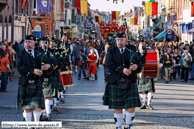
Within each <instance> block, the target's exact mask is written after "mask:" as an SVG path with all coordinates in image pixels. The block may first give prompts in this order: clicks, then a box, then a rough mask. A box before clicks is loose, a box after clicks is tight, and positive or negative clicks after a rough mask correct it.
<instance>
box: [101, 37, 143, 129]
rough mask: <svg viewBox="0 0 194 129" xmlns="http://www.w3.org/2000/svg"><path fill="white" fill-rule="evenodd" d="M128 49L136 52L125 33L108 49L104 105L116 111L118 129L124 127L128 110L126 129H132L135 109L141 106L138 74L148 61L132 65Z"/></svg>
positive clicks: (140, 60) (141, 60)
mask: <svg viewBox="0 0 194 129" xmlns="http://www.w3.org/2000/svg"><path fill="white" fill-rule="evenodd" d="M128 49H130V50H133V51H136V50H135V47H133V46H130V47H129V46H127V38H126V35H125V33H118V34H117V38H116V46H115V47H111V48H109V49H108V52H107V55H106V61H105V64H106V66H107V70H106V76H105V81H106V82H107V85H106V89H105V93H104V96H103V105H107V106H109V109H115V113H114V118H115V121H116V126H117V129H121V127H122V119H123V110H122V109H126V124H125V128H124V129H130V125H131V120H132V117H133V116H134V114H135V107H140V106H141V104H140V99H139V94H138V88H137V85H136V81H137V73H139V72H141V70H142V67H143V66H144V64H145V62H146V59H145V58H144V57H143V58H140V59H139V60H138V62H137V63H136V64H132V63H131V61H130V58H131V56H130V51H129V50H128ZM132 59H133V58H132Z"/></svg>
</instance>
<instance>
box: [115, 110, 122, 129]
mask: <svg viewBox="0 0 194 129" xmlns="http://www.w3.org/2000/svg"><path fill="white" fill-rule="evenodd" d="M114 118H116V125H117V127H118V129H121V128H122V121H123V113H122V114H116V113H114Z"/></svg>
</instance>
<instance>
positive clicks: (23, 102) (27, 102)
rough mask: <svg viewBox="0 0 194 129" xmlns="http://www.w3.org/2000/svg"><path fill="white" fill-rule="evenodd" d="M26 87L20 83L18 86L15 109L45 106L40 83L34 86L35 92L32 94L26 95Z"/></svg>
mask: <svg viewBox="0 0 194 129" xmlns="http://www.w3.org/2000/svg"><path fill="white" fill-rule="evenodd" d="M26 87H27V86H21V85H19V87H18V94H17V105H16V109H21V110H24V109H34V108H45V105H44V96H43V89H42V84H39V85H38V86H37V87H36V88H37V92H36V94H35V95H34V96H29V95H27V93H26Z"/></svg>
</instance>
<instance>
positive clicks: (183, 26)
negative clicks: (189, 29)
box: [180, 22, 186, 33]
mask: <svg viewBox="0 0 194 129" xmlns="http://www.w3.org/2000/svg"><path fill="white" fill-rule="evenodd" d="M185 25H186V23H185V22H182V23H181V24H180V33H185V29H186V27H185Z"/></svg>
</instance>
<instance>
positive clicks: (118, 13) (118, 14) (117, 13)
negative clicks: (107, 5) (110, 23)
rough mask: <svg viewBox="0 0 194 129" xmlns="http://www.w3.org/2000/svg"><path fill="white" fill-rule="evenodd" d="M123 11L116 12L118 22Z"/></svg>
mask: <svg viewBox="0 0 194 129" xmlns="http://www.w3.org/2000/svg"><path fill="white" fill-rule="evenodd" d="M120 13H121V11H116V20H117V21H118V19H119V16H120Z"/></svg>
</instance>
